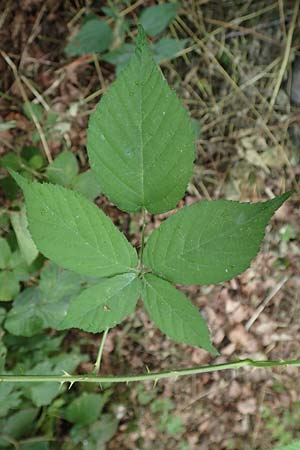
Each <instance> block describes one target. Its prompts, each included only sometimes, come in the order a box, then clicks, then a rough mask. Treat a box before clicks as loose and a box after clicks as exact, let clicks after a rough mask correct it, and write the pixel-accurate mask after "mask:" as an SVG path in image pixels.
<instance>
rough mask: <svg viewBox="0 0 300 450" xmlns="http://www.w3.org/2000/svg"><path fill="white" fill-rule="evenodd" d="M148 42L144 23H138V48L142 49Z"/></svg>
mask: <svg viewBox="0 0 300 450" xmlns="http://www.w3.org/2000/svg"><path fill="white" fill-rule="evenodd" d="M147 43H148V39H147V35H146V32H145V30H144V27H143V25H141V24H138V35H137V40H136V48H137V50H142V48H143V46H144V45H145V44H147Z"/></svg>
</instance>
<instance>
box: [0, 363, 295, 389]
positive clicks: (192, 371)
mask: <svg viewBox="0 0 300 450" xmlns="http://www.w3.org/2000/svg"><path fill="white" fill-rule="evenodd" d="M281 366H284V367H291V366H294V367H300V360H287V361H284V360H280V361H254V360H252V359H242V360H239V361H234V362H229V363H224V364H214V365H211V366H200V367H191V368H188V369H180V370H170V371H167V372H159V373H151V372H149V373H144V374H140V375H116V376H114V375H108V376H103V375H102V376H97V375H69V374H67V373H65V374H64V375H0V383H1V382H13V383H36V382H39V383H40V382H49V383H53V382H58V383H71V384H73V383H79V382H81V383H130V382H132V381H146V380H153V381H158V380H161V379H163V378H171V377H180V376H184V375H198V374H201V373H208V372H218V371H222V370H228V369H234V370H235V369H240V368H241V367H263V368H267V367H281Z"/></svg>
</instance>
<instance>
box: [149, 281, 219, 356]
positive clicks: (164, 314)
mask: <svg viewBox="0 0 300 450" xmlns="http://www.w3.org/2000/svg"><path fill="white" fill-rule="evenodd" d="M142 300H143V302H144V304H145V307H146V309H147V311H148V313H149V315H150V317H151V319H152V320H153V322H155V323H156V325H157V326H158V328H159V329H160V330H161V331H162V332H163V333H165V334H166V335H167V336H169V337H171V338H172V339H174V340H175V341H178V342H184V343H185V344H189V345H196V346H198V347H202V348H203V349H205V350H207V351H208V352H210V353H211V354H213V355H217V354H218V352H217V351H216V349H215V348H214V346H213V345H212V343H211V340H210V333H209V329H208V327H207V324H206V322H205V320H204V319H203V317H202V315H201V314H200V312H199V310H198V309H197V308H196V307H195V306H194V305H192V303H191V302H190V301H189V300H188V299H187V298H186V296H185V295H184V294H183V293H182V292H180V291H178V290H177V289H176V288H175V287H174V286H172V285H171V284H170V283H169V282H168V281H165V280H162V279H161V278H158V277H156V276H155V275H151V274H147V275H145V278H144V283H143V291H142Z"/></svg>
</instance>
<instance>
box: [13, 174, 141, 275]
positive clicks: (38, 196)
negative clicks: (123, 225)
mask: <svg viewBox="0 0 300 450" xmlns="http://www.w3.org/2000/svg"><path fill="white" fill-rule="evenodd" d="M12 174H13V176H14V178H15V180H16V181H17V182H18V184H19V185H20V186H21V187H22V189H23V191H24V194H25V201H26V210H27V218H28V223H29V231H30V233H31V235H32V238H33V240H34V242H35V244H36V246H37V248H38V249H39V250H40V252H41V253H43V254H44V255H45V256H46V257H47V258H49V259H52V260H53V261H54V262H56V263H57V264H59V265H60V266H62V267H64V268H66V269H70V270H73V271H74V272H78V273H80V274H84V275H91V276H95V277H106V276H112V275H115V274H118V273H124V272H128V271H129V270H130V269H131V268H132V267H135V266H136V265H137V254H136V251H135V249H134V248H133V247H132V246H131V245H130V244H129V242H128V241H127V239H126V238H125V236H124V235H123V234H122V233H120V231H119V230H118V229H117V228H116V227H115V226H114V224H113V223H112V221H111V220H110V219H109V218H108V217H107V216H106V215H105V214H104V213H103V211H101V210H100V209H99V208H98V207H97V206H96V205H94V204H93V203H91V202H89V201H88V200H87V199H86V198H85V197H83V196H81V195H80V194H78V193H77V192H73V191H71V190H69V189H65V188H63V187H61V186H54V185H51V184H46V183H44V184H40V183H36V182H34V183H28V182H27V181H26V180H25V179H24V178H22V177H20V175H18V174H16V173H13V172H12Z"/></svg>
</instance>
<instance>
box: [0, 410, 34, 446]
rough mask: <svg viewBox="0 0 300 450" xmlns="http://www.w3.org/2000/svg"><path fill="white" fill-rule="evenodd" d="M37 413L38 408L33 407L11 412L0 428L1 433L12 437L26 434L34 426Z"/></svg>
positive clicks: (15, 437) (16, 437) (17, 437)
mask: <svg viewBox="0 0 300 450" xmlns="http://www.w3.org/2000/svg"><path fill="white" fill-rule="evenodd" d="M37 414H38V409H33V408H25V409H23V410H22V411H18V412H16V413H15V414H12V415H11V416H10V417H9V418H8V419H7V421H6V423H5V425H4V427H3V428H2V429H1V434H2V435H4V436H6V437H10V438H14V439H19V438H20V437H22V436H25V435H28V434H29V433H30V432H31V430H32V429H33V428H34V425H35V418H36V416H37Z"/></svg>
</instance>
